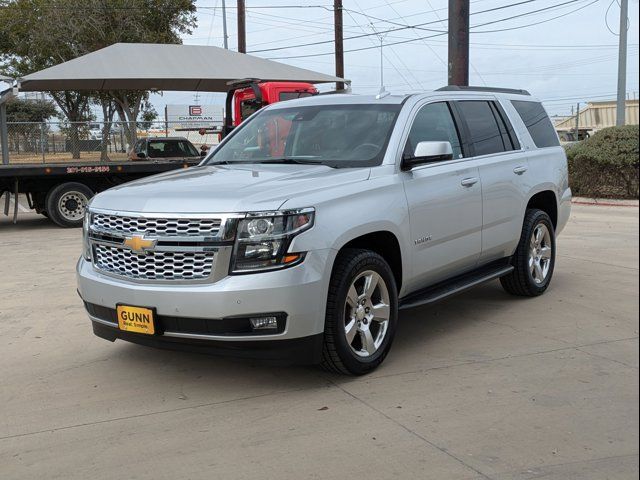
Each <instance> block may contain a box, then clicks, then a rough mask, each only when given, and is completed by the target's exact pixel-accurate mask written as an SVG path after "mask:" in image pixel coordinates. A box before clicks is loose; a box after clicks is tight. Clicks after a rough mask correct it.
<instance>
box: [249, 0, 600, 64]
mask: <svg viewBox="0 0 640 480" xmlns="http://www.w3.org/2000/svg"><path fill="white" fill-rule="evenodd" d="M578 1H584V0H570V1H568V2H563V3H561V4H558V5H553V6H550V7H547V8H546V9H542V11H544V10H550V9H554V8H558V7H560V6H564V5H567V4H570V3H576V2H578ZM598 1H599V0H593V1H592V2H590V3H588V4H586V5H583V6H581V7H579V8H577V9H575V10H572V11H571V12H568V13H566V14H564V15H561V16H557V17H554V18H550V19H547V20H544V21H541V22H536V23H532V24H528V25H521V26H519V27H515V28H518V29H519V28H526V27H530V26H533V25H539V24H541V23H545V22H548V21H552V20H555V19H557V18H560V17H562V16H566V15H569V14H572V13H575V12H577V11H579V10H583V9H585V8H587V7H589V6H591V5H593V4H594V3H597V2H598ZM503 8H506V7H503ZM539 12H540V10H536V11H535V12H526V13H523V14H520V15H516V16H512V17H509V18H505V19H502V20H495V21H492V22H487V23H483V24H479V25H473V26H471V28H477V27H481V26H484V25H487V24H489V23H496V22H498V21H504V20H512V19H514V18H518V17H523V16H527V15H530V14H532V13H539ZM476 13H483V12H476ZM429 23H434V22H429ZM408 28H411V26H409V27H408ZM513 29H514V28H505V29H501V30H492V31H491V32H500V31H507V30H513ZM397 30H398V29H393V30H390V31H397ZM380 33H382V32H380ZM446 33H447V32H443V33H436V34H433V35H427V36H423V37H417V38H415V39H407V40H402V41H397V42H392V43H387V44H386V46H392V45H402V44H405V43H412V42H416V41H419V40H427V39H431V38H435V37H440V36H442V35H446ZM476 33H490V31H481V32H476ZM348 38H349V37H347V38H345V40H347V39H348ZM352 38H353V37H352ZM321 43H326V42H317V43H315V44H321ZM299 46H302V45H299ZM286 48H294V47H281V48H279V49H278V50H282V49H286ZM373 48H379V47H361V48H352V49H350V50H345V53H347V52H361V51H365V50H371V49H373ZM254 52H255V53H257V52H259V50H255V51H254ZM254 52H250V53H254ZM326 55H332V53H331V52H327V53H313V54H306V55H290V56H282V57H268V59H270V60H284V59H295V58H310V57H322V56H326Z"/></svg>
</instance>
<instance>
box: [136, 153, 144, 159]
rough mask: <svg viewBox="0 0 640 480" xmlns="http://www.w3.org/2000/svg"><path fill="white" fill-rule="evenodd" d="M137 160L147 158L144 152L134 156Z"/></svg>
mask: <svg viewBox="0 0 640 480" xmlns="http://www.w3.org/2000/svg"><path fill="white" fill-rule="evenodd" d="M136 155H137V157H138V158H147V156H146V155H145V153H144V152H140V153H137V154H136Z"/></svg>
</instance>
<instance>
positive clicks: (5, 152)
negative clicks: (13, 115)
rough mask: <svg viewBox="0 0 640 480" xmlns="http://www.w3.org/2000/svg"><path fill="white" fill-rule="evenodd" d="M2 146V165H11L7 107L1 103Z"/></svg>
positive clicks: (0, 131)
mask: <svg viewBox="0 0 640 480" xmlns="http://www.w3.org/2000/svg"><path fill="white" fill-rule="evenodd" d="M0 144H1V149H0V150H1V151H2V164H3V165H9V134H8V132H7V105H6V104H5V103H4V102H2V103H0Z"/></svg>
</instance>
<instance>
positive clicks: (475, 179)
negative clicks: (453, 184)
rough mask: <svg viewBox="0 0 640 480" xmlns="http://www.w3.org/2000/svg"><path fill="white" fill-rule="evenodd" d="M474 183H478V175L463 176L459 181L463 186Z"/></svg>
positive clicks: (469, 185)
mask: <svg viewBox="0 0 640 480" xmlns="http://www.w3.org/2000/svg"><path fill="white" fill-rule="evenodd" d="M476 183H478V177H469V178H465V179H463V180H462V181H461V182H460V185H462V186H463V187H471V186H472V185H475V184H476Z"/></svg>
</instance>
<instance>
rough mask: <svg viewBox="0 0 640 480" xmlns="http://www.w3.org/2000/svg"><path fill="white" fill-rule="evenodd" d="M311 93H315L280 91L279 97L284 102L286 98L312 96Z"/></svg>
mask: <svg viewBox="0 0 640 480" xmlns="http://www.w3.org/2000/svg"><path fill="white" fill-rule="evenodd" d="M311 95H313V94H312V93H311V92H280V96H279V99H280V101H281V102H283V101H285V100H293V99H296V98H305V97H310V96H311Z"/></svg>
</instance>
